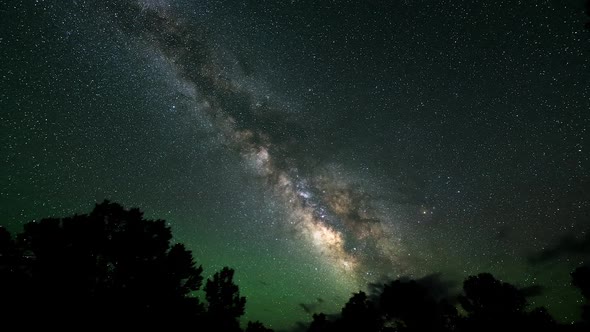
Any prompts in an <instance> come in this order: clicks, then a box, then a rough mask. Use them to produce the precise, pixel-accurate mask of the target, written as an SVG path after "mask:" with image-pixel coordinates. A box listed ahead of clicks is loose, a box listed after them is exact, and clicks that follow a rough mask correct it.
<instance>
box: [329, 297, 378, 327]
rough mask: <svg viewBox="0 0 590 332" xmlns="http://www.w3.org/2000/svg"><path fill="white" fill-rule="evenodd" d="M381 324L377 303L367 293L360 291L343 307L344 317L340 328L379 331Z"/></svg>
mask: <svg viewBox="0 0 590 332" xmlns="http://www.w3.org/2000/svg"><path fill="white" fill-rule="evenodd" d="M380 326H381V321H380V317H379V313H378V312H377V311H376V310H375V305H374V303H373V302H372V301H370V300H369V298H368V297H367V294H365V293H364V292H358V293H355V294H353V296H352V297H351V298H350V300H348V302H347V303H346V304H345V305H344V308H342V317H341V321H340V323H339V327H340V328H339V329H340V330H342V329H349V330H351V331H361V330H362V331H367V332H369V331H378V330H379V328H380Z"/></svg>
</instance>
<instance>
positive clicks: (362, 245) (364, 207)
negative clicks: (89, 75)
mask: <svg viewBox="0 0 590 332" xmlns="http://www.w3.org/2000/svg"><path fill="white" fill-rule="evenodd" d="M168 8H169V6H168V4H166V3H165V2H164V1H145V2H139V3H137V4H133V3H130V4H128V6H126V7H125V9H124V10H121V9H120V8H118V9H119V11H118V12H117V13H121V12H123V13H125V16H123V17H121V20H120V21H119V22H120V24H121V26H122V29H123V31H125V33H127V34H129V35H130V36H134V37H136V38H137V37H138V38H140V40H142V41H147V42H148V45H149V47H150V48H151V51H152V52H155V54H160V55H161V57H156V59H154V61H163V62H165V66H164V67H163V69H164V70H167V71H169V72H168V73H167V74H166V76H168V77H169V79H170V85H171V86H172V87H176V88H177V89H178V91H179V92H181V93H182V94H183V95H184V96H185V97H186V99H187V100H186V102H188V103H189V108H190V109H191V110H192V112H196V113H200V115H203V114H205V115H206V116H207V121H208V122H210V125H211V126H213V128H215V130H216V131H217V132H218V134H219V135H220V139H221V142H222V144H224V145H226V146H227V147H228V148H229V149H232V150H234V151H235V152H236V153H238V154H239V155H240V156H241V157H242V158H243V160H244V161H245V163H246V165H248V166H249V167H250V168H251V170H252V172H253V173H254V175H255V176H257V177H259V178H260V179H261V180H262V181H261V182H263V183H265V184H266V185H267V186H269V187H270V188H271V189H272V190H273V192H274V193H275V194H276V196H277V199H280V201H281V202H282V204H283V205H284V206H285V208H286V209H287V210H288V211H289V215H290V218H289V220H287V221H286V223H288V225H289V227H292V228H293V229H295V230H296V231H297V233H298V234H299V236H300V237H301V238H302V239H303V240H304V241H306V242H307V243H311V244H313V247H314V248H315V250H316V253H317V254H319V255H321V256H322V257H324V259H325V261H326V262H327V263H328V264H330V265H331V266H333V267H334V268H335V269H337V270H338V271H339V272H340V273H341V274H344V275H348V276H349V277H350V278H353V279H354V280H357V281H358V282H360V284H363V283H366V282H369V281H372V280H373V279H374V277H376V276H379V277H382V275H381V274H382V273H383V272H382V271H383V268H384V267H388V269H389V270H390V271H394V272H395V273H397V274H398V275H399V274H402V273H406V272H407V270H406V269H407V266H404V263H403V262H404V261H403V258H402V259H400V256H401V253H402V252H403V251H404V250H403V247H402V244H401V243H400V241H397V240H395V238H394V237H393V236H392V234H393V233H395V229H391V228H392V227H391V226H390V227H387V226H386V225H384V223H383V220H382V218H383V216H382V215H379V214H378V211H375V208H374V206H372V199H371V195H370V194H368V193H365V192H364V191H363V189H362V188H360V187H358V186H354V185H353V184H352V183H349V182H347V179H346V178H344V177H343V176H342V174H335V173H336V172H333V171H330V168H329V167H322V166H321V164H319V165H318V166H314V167H313V168H312V169H305V170H304V168H303V167H300V164H301V163H302V161H301V160H299V159H298V158H299V157H300V156H299V155H298V154H297V153H295V152H294V151H293V150H294V149H296V147H295V146H294V145H297V144H305V142H293V141H290V142H289V141H287V142H285V141H280V140H279V141H276V140H275V136H276V133H275V132H269V131H265V130H264V129H260V127H261V126H260V124H262V123H264V122H265V121H268V120H269V119H268V114H272V115H273V118H272V119H270V120H272V121H275V122H276V121H285V120H284V119H281V118H280V116H277V114H279V115H280V114H281V113H284V110H283V109H282V108H283V107H284V105H281V104H280V103H271V102H269V101H268V99H269V97H268V96H260V95H258V94H257V92H256V91H255V90H252V89H250V87H251V85H248V84H244V80H243V74H242V73H241V71H242V70H241V68H240V66H236V62H234V63H232V62H231V61H228V60H227V59H230V60H234V59H235V57H233V56H232V55H231V54H228V51H227V50H224V49H219V48H214V47H211V45H210V44H209V43H208V41H207V37H206V33H205V32H204V29H203V28H202V27H198V26H196V27H195V26H189V25H188V24H186V23H185V22H182V21H181V20H179V19H178V18H177V17H175V14H174V13H173V12H172V11H170V10H169V9H168ZM118 15H120V14H118ZM234 114H238V115H237V116H236V115H234ZM238 117H239V118H238ZM244 119H246V120H245V121H244ZM274 125H275V126H277V123H274ZM278 125H279V127H281V124H278ZM283 125H287V126H288V125H289V123H285V124H283ZM388 225H391V223H388Z"/></svg>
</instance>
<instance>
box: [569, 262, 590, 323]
mask: <svg viewBox="0 0 590 332" xmlns="http://www.w3.org/2000/svg"><path fill="white" fill-rule="evenodd" d="M571 275H572V284H574V286H576V287H578V288H579V289H580V291H581V292H582V296H584V298H585V299H586V303H585V304H584V305H583V306H582V319H583V321H584V322H583V323H584V324H585V325H590V266H580V267H578V268H577V269H576V270H575V271H574V272H572V274H571Z"/></svg>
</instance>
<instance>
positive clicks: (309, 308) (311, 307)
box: [299, 297, 324, 314]
mask: <svg viewBox="0 0 590 332" xmlns="http://www.w3.org/2000/svg"><path fill="white" fill-rule="evenodd" d="M322 303H324V299H322V298H320V297H318V298H317V299H316V300H315V302H311V303H299V306H300V307H301V309H303V311H305V313H306V314H313V313H316V312H318V311H319V310H318V309H319V307H320V306H321V305H322Z"/></svg>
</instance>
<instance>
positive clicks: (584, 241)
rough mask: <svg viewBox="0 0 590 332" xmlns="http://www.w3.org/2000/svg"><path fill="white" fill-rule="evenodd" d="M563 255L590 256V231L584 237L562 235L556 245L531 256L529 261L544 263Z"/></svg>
mask: <svg viewBox="0 0 590 332" xmlns="http://www.w3.org/2000/svg"><path fill="white" fill-rule="evenodd" d="M562 256H581V257H588V256H590V232H585V235H584V236H582V237H576V236H575V235H574V234H568V235H566V236H564V237H562V238H561V239H560V240H559V241H558V242H557V243H555V245H553V246H551V247H549V248H546V249H544V250H541V251H540V252H537V253H535V254H533V255H531V256H529V262H530V263H531V264H542V263H546V262H548V261H552V260H555V259H557V258H559V257H562Z"/></svg>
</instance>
